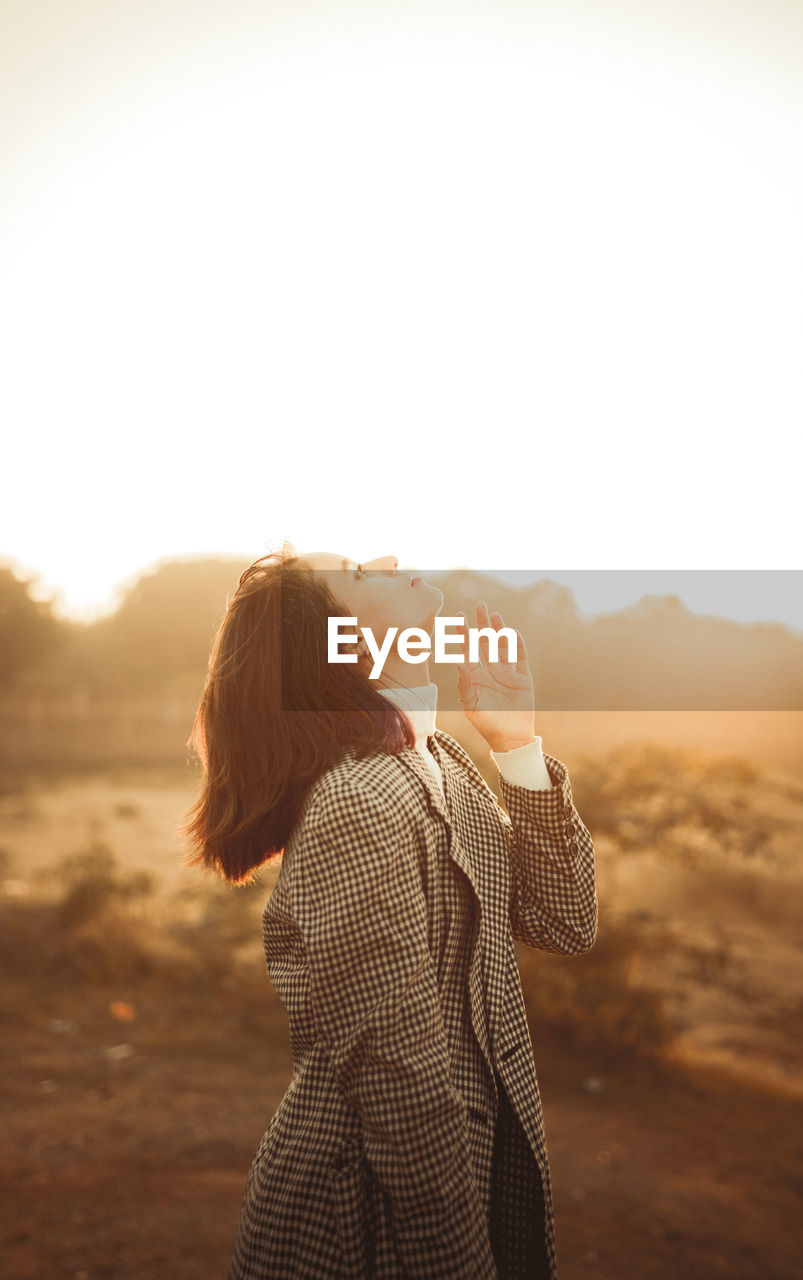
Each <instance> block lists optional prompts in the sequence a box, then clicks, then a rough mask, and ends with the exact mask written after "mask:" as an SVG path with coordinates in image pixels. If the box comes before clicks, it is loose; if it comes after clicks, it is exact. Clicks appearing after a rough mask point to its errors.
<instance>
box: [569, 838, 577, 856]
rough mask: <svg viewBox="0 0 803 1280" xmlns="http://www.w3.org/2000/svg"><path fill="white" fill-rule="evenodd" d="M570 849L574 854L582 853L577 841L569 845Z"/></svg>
mask: <svg viewBox="0 0 803 1280" xmlns="http://www.w3.org/2000/svg"><path fill="white" fill-rule="evenodd" d="M569 849H570V850H571V852H572V853H579V852H580V846H579V844H578V843H577V841H576V840H572V842H571V844H570V845H569Z"/></svg>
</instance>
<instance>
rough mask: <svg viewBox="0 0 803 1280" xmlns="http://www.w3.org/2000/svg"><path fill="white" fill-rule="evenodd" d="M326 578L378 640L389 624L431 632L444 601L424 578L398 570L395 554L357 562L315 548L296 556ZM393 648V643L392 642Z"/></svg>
mask: <svg viewBox="0 0 803 1280" xmlns="http://www.w3.org/2000/svg"><path fill="white" fill-rule="evenodd" d="M299 558H300V559H301V560H303V561H304V562H305V563H306V564H308V565H309V567H310V568H311V569H314V570H316V572H317V573H320V574H321V575H322V576H323V577H325V579H326V583H327V586H329V587H330V589H331V591H332V594H333V595H334V596H335V598H336V599H337V600H340V601H341V602H342V603H343V605H344V606H345V607H346V609H347V610H348V614H349V616H351V617H354V618H356V619H357V625H358V626H359V627H370V628H371V631H372V632H373V634H374V636H375V637H376V639H377V640H378V641H380V642H381V640H382V638H383V636H384V635H385V632H386V631H387V629H388V628H389V627H398V629H399V631H404V630H405V628H407V627H422V628H423V630H424V631H427V632H430V633H431V632H432V629H433V627H434V625H435V617H436V615H437V614H438V613H439V612H440V610H441V607H442V605H443V592H442V591H440V590H439V589H438V587H433V586H430V584H429V583H428V582H426V581H425V580H424V579H423V578H416V577H415V576H414V575H412V574H409V573H400V572H399V569H398V563H399V562H398V560H397V559H396V557H395V556H380V557H379V559H377V560H364V561H362V562H360V564H358V563H357V561H356V560H350V559H349V558H348V557H347V556H339V555H334V554H332V553H330V552H328V551H314V552H312V553H311V554H310V555H303V556H300V557H299ZM394 648H395V644H394Z"/></svg>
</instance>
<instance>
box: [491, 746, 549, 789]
mask: <svg viewBox="0 0 803 1280" xmlns="http://www.w3.org/2000/svg"><path fill="white" fill-rule="evenodd" d="M491 757H492V759H493V760H494V762H495V764H496V767H497V769H498V770H499V772H500V773H501V775H502V777H503V778H504V779H505V781H506V782H510V783H512V784H513V786H515V787H523V788H524V790H525V791H550V790H551V789H552V785H553V784H552V779H551V778H550V776H549V770H548V769H547V767H546V761H545V760H544V751H543V747H542V746H541V737H540V735H539V736H538V737H537V738H536V739H535V741H534V742H526V743H525V744H524V746H523V747H514V748H513V750H512V751H492V752H491Z"/></svg>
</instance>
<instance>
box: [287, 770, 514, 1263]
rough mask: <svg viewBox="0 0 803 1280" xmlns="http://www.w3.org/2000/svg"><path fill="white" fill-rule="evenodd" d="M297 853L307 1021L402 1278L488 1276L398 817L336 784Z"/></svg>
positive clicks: (460, 1109) (421, 899) (408, 842)
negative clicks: (359, 1145)
mask: <svg viewBox="0 0 803 1280" xmlns="http://www.w3.org/2000/svg"><path fill="white" fill-rule="evenodd" d="M299 852H300V854H301V857H300V858H299V857H298V856H297V857H296V867H297V869H298V874H297V877H296V889H295V899H296V901H295V902H294V907H293V910H294V914H295V916H296V919H297V921H298V924H299V927H300V929H301V933H302V937H303V940H304V945H305V950H306V955H307V965H308V972H309V980H310V998H311V1003H312V1013H313V1018H314V1021H315V1026H316V1029H317V1031H318V1033H319V1035H320V1037H321V1038H322V1040H323V1041H324V1043H325V1044H326V1046H327V1048H328V1052H329V1055H330V1058H331V1062H332V1065H333V1070H334V1073H335V1077H336V1080H337V1083H338V1085H339V1088H340V1090H341V1091H342V1093H343V1095H344V1096H345V1098H346V1100H347V1102H348V1103H350V1104H351V1105H352V1106H353V1107H355V1108H356V1110H357V1112H358V1114H359V1117H360V1120H361V1125H362V1133H363V1148H364V1151H365V1155H366V1158H367V1160H368V1162H369V1164H370V1166H371V1168H372V1170H373V1172H374V1175H375V1177H376V1179H377V1181H378V1183H379V1185H380V1187H381V1188H382V1190H383V1191H384V1192H385V1193H386V1195H387V1196H388V1198H389V1202H390V1206H391V1213H392V1223H393V1231H394V1236H395V1239H396V1243H397V1249H398V1254H399V1258H400V1260H401V1262H402V1265H403V1267H404V1271H405V1274H406V1275H409V1276H411V1277H421V1280H436V1278H442V1280H463V1278H464V1280H469V1278H470V1280H484V1278H485V1277H488V1278H489V1280H490V1278H492V1277H496V1275H497V1272H496V1267H495V1263H494V1260H493V1254H492V1252H491V1246H490V1240H489V1234H488V1224H487V1220H486V1216H485V1213H484V1211H483V1208H482V1205H481V1201H480V1197H479V1192H478V1189H477V1185H476V1181H475V1178H474V1175H473V1172H472V1168H471V1163H470V1159H469V1151H468V1130H467V1122H466V1108H465V1104H464V1102H463V1100H462V1098H461V1096H460V1095H459V1093H458V1092H457V1091H456V1090H455V1089H454V1087H453V1086H452V1084H451V1082H450V1078H449V1060H448V1051H447V1044H446V1038H445V1034H444V1028H443V1023H442V1019H441V1010H440V1003H439V998H438V986H437V980H436V974H435V967H434V962H433V958H432V955H431V953H430V950H429V945H428V928H427V904H426V898H425V895H424V890H423V885H422V880H421V872H420V869H419V863H418V857H417V852H416V845H415V841H414V838H413V836H412V833H411V832H410V830H409V824H407V825H405V821H404V819H403V817H402V816H401V815H400V814H399V811H398V806H396V807H394V806H393V805H391V804H389V803H388V801H387V800H386V799H385V798H383V797H380V796H377V795H373V794H372V793H370V792H368V791H366V790H363V789H359V788H357V787H356V786H355V785H354V784H351V786H350V787H349V788H346V787H345V786H344V785H343V784H340V788H339V790H338V791H337V793H335V794H333V795H332V794H330V795H328V796H327V797H326V799H325V800H324V801H323V802H322V803H319V804H317V805H316V807H315V808H314V810H313V811H311V812H310V814H309V815H308V817H307V819H306V821H305V826H304V837H303V842H302V847H301V849H300V850H299Z"/></svg>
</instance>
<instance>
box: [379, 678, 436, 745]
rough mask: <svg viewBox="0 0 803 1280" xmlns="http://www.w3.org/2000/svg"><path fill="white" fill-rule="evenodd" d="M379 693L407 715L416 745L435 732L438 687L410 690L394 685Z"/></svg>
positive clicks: (426, 685) (414, 687)
mask: <svg viewBox="0 0 803 1280" xmlns="http://www.w3.org/2000/svg"><path fill="white" fill-rule="evenodd" d="M379 692H380V693H381V694H382V696H383V697H385V698H387V699H388V701H389V702H395V704H396V706H397V707H401V709H402V711H404V712H405V713H406V714H407V717H408V719H409V720H410V721H411V722H412V725H413V731H414V733H415V739H416V743H418V742H420V741H421V740H422V739H423V740H424V741H425V742H426V739H427V738H428V737H430V735H431V734H433V733H434V732H435V713H436V711H437V709H438V686H437V685H436V684H418V685H414V686H413V687H412V688H408V687H407V686H406V685H394V686H393V687H392V688H389V689H380V690H379Z"/></svg>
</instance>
